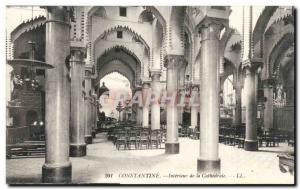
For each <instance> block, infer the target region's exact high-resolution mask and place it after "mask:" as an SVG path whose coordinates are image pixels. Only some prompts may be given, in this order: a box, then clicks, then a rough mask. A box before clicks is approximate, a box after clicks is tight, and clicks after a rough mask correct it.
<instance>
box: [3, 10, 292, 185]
mask: <svg viewBox="0 0 300 190" xmlns="http://www.w3.org/2000/svg"><path fill="white" fill-rule="evenodd" d="M10 8H13V7H7V9H10ZM27 8H28V11H29V12H30V11H31V9H32V12H33V10H34V9H33V8H32V7H31V6H28V7H27ZM36 8H38V9H40V12H42V13H44V14H40V15H38V16H35V17H34V16H33V14H32V18H30V19H28V20H27V21H23V22H21V23H18V24H17V25H16V27H14V28H13V30H12V31H11V32H10V33H9V34H8V36H9V37H8V39H9V40H8V39H7V44H6V46H7V52H6V60H7V64H6V73H7V76H6V79H7V84H8V88H7V89H6V90H7V94H9V95H8V96H7V97H6V101H7V103H6V175H7V183H9V184H17V183H58V184H60V183H83V184H85V183H159V184H163V183H171V184H173V183H242V184H243V183H271V184H273V183H282V184H293V183H295V182H294V164H295V160H294V146H295V145H294V144H295V137H294V136H295V135H294V132H295V116H294V113H295V67H294V66H295V53H294V50H295V23H294V17H295V10H294V7H282V6H266V7H262V8H260V9H258V8H257V7H255V6H253V7H252V6H247V7H240V8H239V9H238V10H239V11H240V13H241V14H240V19H239V18H236V19H239V22H238V24H239V25H240V26H241V27H240V28H239V29H237V28H234V27H232V26H231V24H230V22H231V20H230V19H232V17H230V15H231V14H233V13H235V10H234V9H233V7H230V6H200V7H196V6H127V7H126V6H49V7H47V6H46V7H35V9H36ZM11 19H13V18H11ZM114 73H117V74H118V76H120V77H123V78H125V79H126V80H127V82H128V84H129V85H128V89H129V90H128V92H127V95H124V94H122V93H119V92H120V91H121V90H120V89H118V88H119V87H118V86H116V90H115V91H113V90H112V89H111V88H110V86H114V85H112V84H113V83H112V81H113V80H114V79H115V81H116V80H117V78H118V77H114V76H116V75H112V74H114ZM108 75H111V76H113V77H111V78H112V79H111V80H112V81H110V82H109V81H108V82H107V80H106V81H105V82H104V78H105V77H107V76H108ZM128 94H129V95H128ZM104 104H106V105H104ZM105 106H106V107H109V108H110V111H104V109H103V108H104V107H105ZM110 112H111V113H110ZM157 172H160V173H158V174H157ZM180 172H181V173H184V174H190V173H201V174H216V175H219V177H218V179H208V178H205V177H204V176H205V175H202V177H203V178H202V179H191V178H190V179H186V178H184V176H176V175H177V174H181V173H180ZM128 173H130V174H132V173H151V174H152V175H149V176H150V177H149V176H148V177H147V178H146V179H145V178H144V179H141V178H132V177H130V175H129V174H128ZM155 175H160V176H159V177H155ZM165 175H168V177H166V176H165ZM222 175H226V176H227V178H223V177H222ZM112 176H114V177H112ZM220 176H221V177H220ZM275 179H276V180H275ZM210 180H212V181H210ZM213 180H215V181H213Z"/></svg>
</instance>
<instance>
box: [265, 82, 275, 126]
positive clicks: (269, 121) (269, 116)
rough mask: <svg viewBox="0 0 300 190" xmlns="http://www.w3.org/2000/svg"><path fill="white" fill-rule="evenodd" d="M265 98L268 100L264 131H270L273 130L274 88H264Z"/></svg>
mask: <svg viewBox="0 0 300 190" xmlns="http://www.w3.org/2000/svg"><path fill="white" fill-rule="evenodd" d="M264 97H266V99H267V101H266V102H265V109H264V130H265V131H268V130H270V129H272V128H273V87H271V86H266V87H265V88H264Z"/></svg>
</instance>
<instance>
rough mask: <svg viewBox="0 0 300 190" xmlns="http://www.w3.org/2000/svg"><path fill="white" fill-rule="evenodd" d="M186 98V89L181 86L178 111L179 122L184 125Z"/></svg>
mask: <svg viewBox="0 0 300 190" xmlns="http://www.w3.org/2000/svg"><path fill="white" fill-rule="evenodd" d="M184 99H185V89H184V87H181V88H180V89H178V101H179V102H178V104H177V113H178V124H179V125H181V127H182V126H183V108H184V106H185V105H184Z"/></svg>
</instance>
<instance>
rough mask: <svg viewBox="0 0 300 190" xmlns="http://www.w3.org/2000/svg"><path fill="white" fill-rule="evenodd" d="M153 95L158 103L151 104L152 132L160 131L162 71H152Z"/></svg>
mask: <svg viewBox="0 0 300 190" xmlns="http://www.w3.org/2000/svg"><path fill="white" fill-rule="evenodd" d="M151 77H152V84H151V90H152V93H153V94H155V96H156V101H155V102H152V103H151V130H155V129H160V102H159V98H160V85H159V84H160V80H159V78H160V70H155V71H151Z"/></svg>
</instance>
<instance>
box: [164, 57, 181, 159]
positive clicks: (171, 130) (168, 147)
mask: <svg viewBox="0 0 300 190" xmlns="http://www.w3.org/2000/svg"><path fill="white" fill-rule="evenodd" d="M183 62H184V57H183V56H181V55H167V56H166V62H165V66H166V68H167V96H168V99H169V101H168V102H167V103H166V108H167V140H166V144H165V153H166V154H178V153H179V142H178V110H177V90H178V70H179V66H180V65H181V64H183ZM174 97H176V99H175V100H174Z"/></svg>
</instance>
